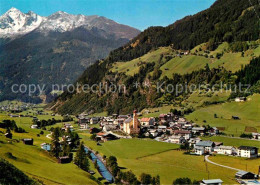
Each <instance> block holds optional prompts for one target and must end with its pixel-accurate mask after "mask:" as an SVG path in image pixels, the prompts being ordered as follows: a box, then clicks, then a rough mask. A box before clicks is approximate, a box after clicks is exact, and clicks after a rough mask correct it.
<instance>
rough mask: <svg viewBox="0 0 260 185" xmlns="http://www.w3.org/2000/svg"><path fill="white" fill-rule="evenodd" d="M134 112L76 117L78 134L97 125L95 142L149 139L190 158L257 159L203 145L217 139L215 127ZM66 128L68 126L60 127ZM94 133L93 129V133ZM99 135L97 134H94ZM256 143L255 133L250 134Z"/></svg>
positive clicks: (252, 152)
mask: <svg viewBox="0 0 260 185" xmlns="http://www.w3.org/2000/svg"><path fill="white" fill-rule="evenodd" d="M139 115H140V113H137V111H134V112H133V114H132V115H116V114H114V115H112V116H108V117H91V118H90V117H87V116H86V115H84V114H81V115H79V116H78V124H79V127H80V129H81V130H86V129H92V130H93V128H90V125H92V124H99V125H100V127H101V128H102V130H101V131H100V130H98V129H96V131H93V132H97V133H96V135H97V141H99V142H105V141H109V140H114V139H120V138H132V137H141V138H145V137H147V138H151V139H154V140H156V141H160V142H167V143H174V144H179V145H180V146H183V147H182V148H185V149H189V150H190V151H191V154H196V155H205V154H213V153H215V154H223V155H232V156H239V157H246V158H257V157H258V148H256V147H250V146H240V147H238V148H236V147H233V146H225V145H224V143H222V142H212V141H203V140H201V139H200V136H205V135H208V136H214V135H220V134H221V132H220V131H219V129H218V128H217V127H210V126H209V125H207V126H198V125H197V124H196V123H191V122H188V121H187V120H186V119H185V118H183V117H180V116H177V115H174V114H173V113H167V114H160V116H159V117H158V118H154V117H142V118H140V119H139V118H138V116H139ZM64 126H65V127H68V126H70V125H64ZM94 130H95V129H94ZM98 131H100V132H98ZM253 136H254V138H255V139H258V133H253Z"/></svg>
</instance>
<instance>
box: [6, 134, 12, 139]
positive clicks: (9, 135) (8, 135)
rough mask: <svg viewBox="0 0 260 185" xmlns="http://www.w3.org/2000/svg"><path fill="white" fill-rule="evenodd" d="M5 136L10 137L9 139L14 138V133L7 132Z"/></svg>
mask: <svg viewBox="0 0 260 185" xmlns="http://www.w3.org/2000/svg"><path fill="white" fill-rule="evenodd" d="M5 137H6V138H8V139H12V137H13V134H12V133H6V134H5Z"/></svg>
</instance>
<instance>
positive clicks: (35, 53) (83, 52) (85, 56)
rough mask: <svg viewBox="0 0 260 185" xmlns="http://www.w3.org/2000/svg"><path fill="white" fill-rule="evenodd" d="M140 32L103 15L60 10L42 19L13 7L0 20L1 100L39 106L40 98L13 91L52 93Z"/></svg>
mask: <svg viewBox="0 0 260 185" xmlns="http://www.w3.org/2000/svg"><path fill="white" fill-rule="evenodd" d="M139 33H140V31H139V30H137V29H135V28H132V27H129V26H126V25H122V24H119V23H116V22H115V21H113V20H110V19H107V18H105V17H102V16H96V15H94V16H85V15H71V14H68V13H65V12H62V11H58V12H56V13H54V14H52V15H50V16H48V17H41V16H39V15H37V14H35V13H33V12H31V11H30V12H28V13H22V12H21V11H19V10H17V9H15V8H11V9H10V10H9V11H7V12H6V13H5V14H4V15H2V16H1V17H0V101H2V100H5V99H21V100H23V101H35V102H38V101H39V97H37V96H36V97H31V96H28V95H27V94H22V93H21V94H16V93H12V92H11V87H12V85H13V84H39V85H44V86H45V87H46V89H45V93H46V95H49V93H50V92H51V87H52V84H61V85H62V84H71V83H73V82H74V81H75V80H76V79H77V78H78V77H79V76H80V75H81V74H82V73H83V71H84V70H85V69H86V68H87V67H88V66H89V65H91V64H93V63H94V62H95V61H97V60H98V59H102V58H105V57H107V55H108V54H109V52H110V51H112V50H114V49H116V48H118V47H121V46H123V45H124V44H126V43H127V42H129V40H130V39H132V38H133V37H135V36H137V35H138V34H139ZM1 92H2V93H1ZM52 98H53V97H52Z"/></svg>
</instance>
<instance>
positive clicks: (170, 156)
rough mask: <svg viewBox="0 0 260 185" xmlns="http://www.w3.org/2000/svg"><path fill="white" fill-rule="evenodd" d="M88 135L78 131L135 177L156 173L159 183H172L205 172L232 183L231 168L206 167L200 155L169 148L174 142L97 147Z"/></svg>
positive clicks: (204, 175) (119, 142)
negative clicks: (159, 179) (114, 157)
mask: <svg viewBox="0 0 260 185" xmlns="http://www.w3.org/2000/svg"><path fill="white" fill-rule="evenodd" d="M89 136H90V135H89V134H88V133H82V134H81V137H82V138H83V140H84V141H85V144H86V145H88V146H89V147H90V148H92V149H94V150H96V151H99V153H100V154H101V155H106V156H112V155H113V156H116V157H117V159H118V163H119V166H120V167H124V168H126V169H125V170H126V171H127V170H132V171H133V172H134V173H135V174H136V175H137V176H139V175H140V174H141V173H149V174H151V175H154V176H155V175H160V178H161V183H162V184H172V182H173V180H174V179H176V178H179V177H189V178H191V179H193V180H201V179H207V178H208V175H209V177H210V178H221V179H222V180H223V181H224V182H225V183H229V184H231V183H235V182H234V181H233V176H234V172H233V171H232V170H228V169H223V168H221V167H217V166H214V165H211V164H207V167H206V164H205V162H204V158H203V156H193V155H185V154H183V152H182V151H177V150H173V149H175V148H178V145H174V144H170V143H162V142H157V141H152V140H141V139H120V140H116V141H109V142H105V143H102V146H98V145H96V143H95V142H94V141H90V140H89ZM206 169H208V171H209V173H208V172H207V170H206ZM227 174H228V175H227Z"/></svg>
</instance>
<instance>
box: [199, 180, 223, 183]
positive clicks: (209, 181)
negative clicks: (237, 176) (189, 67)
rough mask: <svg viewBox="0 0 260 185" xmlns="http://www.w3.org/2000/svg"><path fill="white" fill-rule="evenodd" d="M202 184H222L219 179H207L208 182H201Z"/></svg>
mask: <svg viewBox="0 0 260 185" xmlns="http://www.w3.org/2000/svg"><path fill="white" fill-rule="evenodd" d="M202 182H203V183H204V184H219V183H223V181H222V180H221V179H209V180H202Z"/></svg>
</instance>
